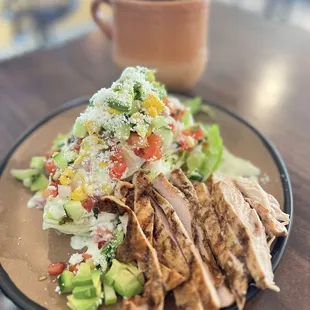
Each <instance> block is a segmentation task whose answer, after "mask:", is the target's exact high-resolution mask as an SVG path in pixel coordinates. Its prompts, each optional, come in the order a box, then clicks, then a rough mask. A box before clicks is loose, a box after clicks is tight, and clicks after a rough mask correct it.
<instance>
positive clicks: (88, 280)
mask: <svg viewBox="0 0 310 310" xmlns="http://www.w3.org/2000/svg"><path fill="white" fill-rule="evenodd" d="M92 284H93V279H92V277H91V275H89V276H81V275H76V276H75V277H74V278H73V279H72V286H73V288H75V287H77V286H88V285H92Z"/></svg>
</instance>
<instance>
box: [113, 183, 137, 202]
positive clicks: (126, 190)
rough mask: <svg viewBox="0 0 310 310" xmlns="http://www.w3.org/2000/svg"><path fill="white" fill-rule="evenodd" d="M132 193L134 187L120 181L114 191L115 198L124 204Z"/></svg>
mask: <svg viewBox="0 0 310 310" xmlns="http://www.w3.org/2000/svg"><path fill="white" fill-rule="evenodd" d="M131 191H133V185H132V184H131V183H129V182H126V181H118V183H117V184H116V186H115V189H114V196H115V197H116V198H118V199H120V200H122V201H123V202H124V201H126V198H127V197H128V195H129V194H130V192H131Z"/></svg>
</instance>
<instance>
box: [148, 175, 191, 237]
mask: <svg viewBox="0 0 310 310" xmlns="http://www.w3.org/2000/svg"><path fill="white" fill-rule="evenodd" d="M153 186H154V188H155V189H156V190H157V191H158V192H159V193H160V194H161V195H162V196H164V197H165V199H167V200H168V201H169V203H170V204H171V205H172V206H173V208H174V209H175V211H176V213H177V214H178V217H179V218H180V220H181V222H182V224H183V226H184V227H185V229H186V231H187V233H188V235H189V236H190V238H191V239H192V240H193V235H192V217H191V214H190V211H189V209H190V208H189V202H188V201H187V199H186V198H185V196H184V194H183V193H182V192H180V191H179V190H178V189H177V188H176V187H174V186H173V185H172V184H171V183H170V182H169V181H168V180H167V179H166V177H165V176H164V175H163V174H162V173H160V174H159V175H158V176H157V177H156V178H155V180H154V181H153Z"/></svg>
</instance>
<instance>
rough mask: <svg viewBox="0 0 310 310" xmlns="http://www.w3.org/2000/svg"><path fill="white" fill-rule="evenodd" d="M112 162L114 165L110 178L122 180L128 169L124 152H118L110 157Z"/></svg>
mask: <svg viewBox="0 0 310 310" xmlns="http://www.w3.org/2000/svg"><path fill="white" fill-rule="evenodd" d="M110 160H112V161H113V165H112V167H111V168H110V171H109V176H110V178H111V179H120V178H121V177H122V175H123V174H124V172H125V170H126V169H127V164H126V162H125V160H124V157H123V153H122V150H120V149H119V150H117V151H116V152H115V154H113V155H111V156H110Z"/></svg>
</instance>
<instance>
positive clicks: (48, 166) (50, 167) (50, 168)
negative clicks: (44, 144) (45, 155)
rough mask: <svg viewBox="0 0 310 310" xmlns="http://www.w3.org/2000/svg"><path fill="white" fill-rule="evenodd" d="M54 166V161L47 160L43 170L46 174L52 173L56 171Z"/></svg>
mask: <svg viewBox="0 0 310 310" xmlns="http://www.w3.org/2000/svg"><path fill="white" fill-rule="evenodd" d="M56 168H57V167H56V165H55V162H54V159H52V158H49V159H47V160H46V162H45V169H46V170H47V172H49V173H54V172H55V171H56Z"/></svg>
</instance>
